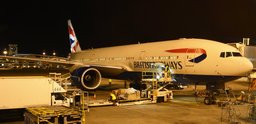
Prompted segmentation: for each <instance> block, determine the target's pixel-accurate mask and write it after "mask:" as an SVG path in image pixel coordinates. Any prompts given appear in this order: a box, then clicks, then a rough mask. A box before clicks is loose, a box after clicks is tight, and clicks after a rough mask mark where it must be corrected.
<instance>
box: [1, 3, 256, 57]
mask: <svg viewBox="0 0 256 124" xmlns="http://www.w3.org/2000/svg"><path fill="white" fill-rule="evenodd" d="M68 19H71V21H72V24H73V27H74V28H75V32H76V35H77V37H78V40H79V42H80V45H81V47H82V49H88V48H99V47H106V46H116V45H125V44H135V43H138V42H142V43H143V42H153V41H160V40H173V39H178V38H204V39H211V40H217V41H220V42H242V38H243V37H249V38H251V43H252V44H255V43H254V42H255V40H256V0H134V1H133V0H116V1H114V0H70V1H66V0H34V1H26V0H16V1H12V0H9V1H7V2H1V4H0V50H3V49H4V48H7V47H8V44H9V43H12V44H18V47H19V52H20V53H38V54H41V52H42V51H43V50H45V51H46V52H48V53H50V52H52V51H53V50H55V51H56V52H57V54H58V55H59V56H67V54H68V53H69V51H70V50H69V49H70V48H69V39H68V31H67V20H68Z"/></svg>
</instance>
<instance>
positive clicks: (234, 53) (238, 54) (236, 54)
mask: <svg viewBox="0 0 256 124" xmlns="http://www.w3.org/2000/svg"><path fill="white" fill-rule="evenodd" d="M232 54H233V56H242V55H241V54H240V53H239V52H232Z"/></svg>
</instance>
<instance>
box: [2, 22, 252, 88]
mask: <svg viewBox="0 0 256 124" xmlns="http://www.w3.org/2000/svg"><path fill="white" fill-rule="evenodd" d="M68 32H69V41H70V51H71V54H70V58H69V61H66V62H63V61H62V62H58V61H53V60H51V61H49V62H52V63H61V64H68V65H70V74H71V78H72V80H73V82H72V83H73V85H77V86H80V87H81V88H82V89H86V90H94V89H96V88H98V87H99V86H100V84H101V79H102V77H105V78H112V79H124V80H131V81H135V82H139V81H140V80H141V74H142V72H143V71H148V70H152V69H154V68H156V67H155V66H154V65H155V63H163V64H165V65H166V66H168V67H169V68H170V69H171V70H172V71H173V74H172V75H174V77H175V80H176V81H189V82H194V83H203V84H206V89H207V90H213V89H212V88H213V87H214V89H224V88H225V82H227V81H231V80H235V79H238V78H240V77H244V76H248V74H249V73H250V72H251V71H252V69H253V65H252V63H251V61H250V60H248V59H247V58H246V57H243V56H242V55H241V54H240V52H239V51H238V50H237V49H236V48H234V47H232V46H230V45H227V44H224V43H221V42H217V41H213V40H208V39H199V38H188V39H186V38H182V39H177V40H167V41H157V42H150V43H139V44H131V45H122V46H112V47H103V48H96V49H89V50H81V47H80V45H79V42H78V39H77V37H76V34H75V31H74V28H73V26H72V23H71V20H68ZM1 58H10V59H27V60H29V58H21V57H13V56H9V57H8V56H1ZM32 60H34V61H35V60H36V59H35V58H32ZM37 61H48V60H41V59H38V60H37Z"/></svg>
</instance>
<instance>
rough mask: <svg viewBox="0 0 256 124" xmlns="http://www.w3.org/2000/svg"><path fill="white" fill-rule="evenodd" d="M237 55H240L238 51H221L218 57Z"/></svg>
mask: <svg viewBox="0 0 256 124" xmlns="http://www.w3.org/2000/svg"><path fill="white" fill-rule="evenodd" d="M232 56H233V57H239V56H242V55H241V54H240V53H239V52H221V53H220V57H222V58H227V57H232Z"/></svg>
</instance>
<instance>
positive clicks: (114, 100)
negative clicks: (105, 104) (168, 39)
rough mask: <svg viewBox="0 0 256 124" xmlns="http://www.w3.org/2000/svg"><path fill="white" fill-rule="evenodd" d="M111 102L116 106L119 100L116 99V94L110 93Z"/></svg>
mask: <svg viewBox="0 0 256 124" xmlns="http://www.w3.org/2000/svg"><path fill="white" fill-rule="evenodd" d="M110 101H111V102H113V103H114V105H115V104H116V102H117V98H116V95H115V94H114V93H112V92H111V93H110Z"/></svg>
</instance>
